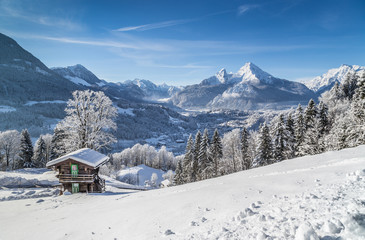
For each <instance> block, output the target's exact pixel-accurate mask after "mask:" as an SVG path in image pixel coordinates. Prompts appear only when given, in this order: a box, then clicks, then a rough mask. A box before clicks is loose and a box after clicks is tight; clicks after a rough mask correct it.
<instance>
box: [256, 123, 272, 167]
mask: <svg viewBox="0 0 365 240" xmlns="http://www.w3.org/2000/svg"><path fill="white" fill-rule="evenodd" d="M271 163H272V143H271V137H270V132H269V127H268V126H267V125H266V123H264V124H262V125H261V126H260V130H259V139H258V147H257V155H256V157H255V162H254V165H255V167H260V166H266V165H268V164H271Z"/></svg>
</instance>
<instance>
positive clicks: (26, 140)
mask: <svg viewBox="0 0 365 240" xmlns="http://www.w3.org/2000/svg"><path fill="white" fill-rule="evenodd" d="M19 157H20V161H19V163H20V164H23V167H25V168H30V167H34V164H33V162H32V157H33V146H32V141H31V140H30V135H29V133H28V130H27V129H25V130H23V131H22V133H21V137H20V154H19Z"/></svg>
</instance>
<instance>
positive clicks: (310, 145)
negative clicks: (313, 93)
mask: <svg viewBox="0 0 365 240" xmlns="http://www.w3.org/2000/svg"><path fill="white" fill-rule="evenodd" d="M317 114H318V110H317V107H316V105H315V103H314V101H313V99H311V100H310V101H309V102H308V106H307V108H306V110H305V117H304V119H305V126H306V131H305V134H304V141H303V144H302V145H301V146H300V147H299V153H300V155H301V156H303V155H308V154H310V155H313V154H317V153H319V152H320V147H319V137H320V134H319V121H318V120H317Z"/></svg>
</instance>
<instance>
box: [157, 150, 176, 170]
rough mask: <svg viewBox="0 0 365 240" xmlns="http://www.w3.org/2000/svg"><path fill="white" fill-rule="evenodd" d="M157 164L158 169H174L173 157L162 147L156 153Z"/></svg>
mask: <svg viewBox="0 0 365 240" xmlns="http://www.w3.org/2000/svg"><path fill="white" fill-rule="evenodd" d="M157 156H158V163H159V169H162V170H163V171H167V170H168V169H172V168H174V155H173V153H172V152H168V151H167V150H166V147H165V146H162V147H161V149H160V150H159V151H158V154H157Z"/></svg>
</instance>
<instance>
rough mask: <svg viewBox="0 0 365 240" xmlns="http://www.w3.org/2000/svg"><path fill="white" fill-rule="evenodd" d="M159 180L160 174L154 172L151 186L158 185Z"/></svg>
mask: <svg viewBox="0 0 365 240" xmlns="http://www.w3.org/2000/svg"><path fill="white" fill-rule="evenodd" d="M157 181H158V176H157V173H152V175H151V181H150V182H151V187H154V188H156V187H157Z"/></svg>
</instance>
